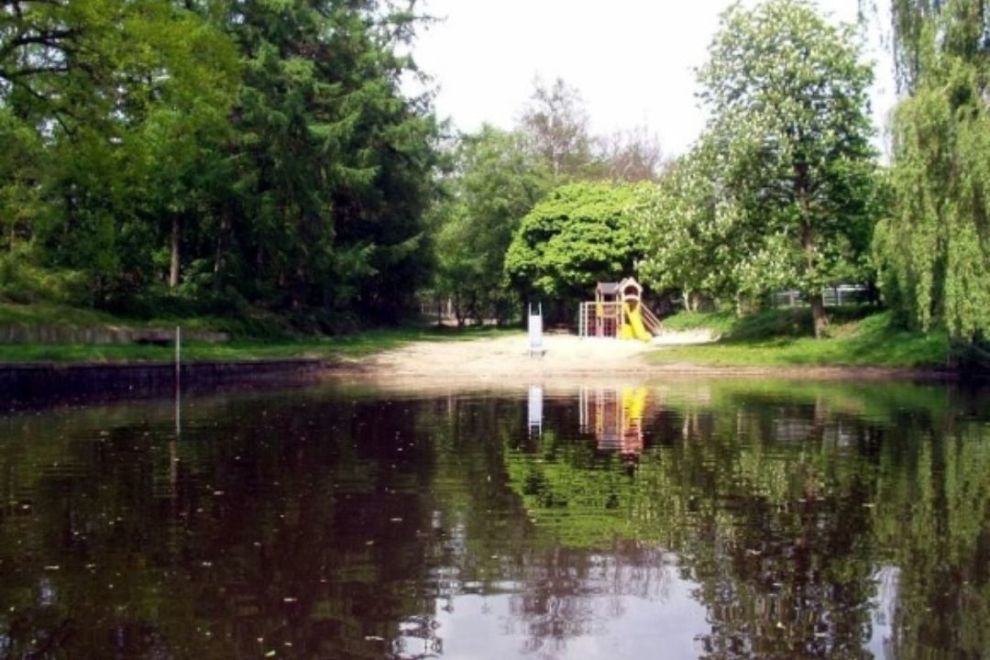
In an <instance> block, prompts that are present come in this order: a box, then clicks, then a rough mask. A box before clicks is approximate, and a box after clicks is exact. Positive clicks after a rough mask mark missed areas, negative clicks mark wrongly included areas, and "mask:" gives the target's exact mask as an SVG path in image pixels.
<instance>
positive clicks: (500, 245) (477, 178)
mask: <svg viewBox="0 0 990 660" xmlns="http://www.w3.org/2000/svg"><path fill="white" fill-rule="evenodd" d="M453 157H454V173H453V176H452V177H451V178H450V180H449V181H448V188H449V199H448V200H447V201H446V202H445V203H444V204H442V205H441V208H440V210H439V213H441V214H442V216H443V217H442V218H441V219H440V221H439V225H440V226H439V229H438V235H437V238H436V251H437V255H438V258H437V262H438V280H439V281H438V290H439V292H440V293H442V294H444V295H446V296H450V297H451V298H452V300H453V301H454V308H455V313H456V314H457V316H458V319H459V320H461V321H463V319H464V317H465V316H467V315H468V314H469V313H470V315H472V316H474V317H475V318H477V319H479V320H480V319H483V318H495V319H498V320H504V319H506V318H508V317H509V316H510V315H511V314H512V313H513V312H514V308H515V305H514V304H513V303H514V302H515V301H514V299H513V296H512V295H511V293H512V292H511V290H508V289H507V288H506V287H505V286H504V284H503V279H504V277H505V275H504V271H505V254H506V250H508V248H509V244H510V242H511V241H512V236H513V234H514V233H515V231H516V228H517V227H518V226H519V222H520V221H521V220H522V218H523V216H525V215H526V214H527V213H528V212H529V211H530V209H532V208H533V205H534V204H536V203H537V201H539V199H540V198H541V197H542V196H543V195H544V194H545V192H546V190H547V188H548V186H549V176H548V174H547V171H546V169H545V168H544V167H543V164H542V162H541V161H540V160H539V159H537V158H536V157H535V156H534V155H533V154H532V153H530V152H529V151H528V150H527V149H526V143H525V137H524V136H523V135H521V134H520V133H514V132H504V131H500V130H499V129H497V128H494V127H492V126H488V125H485V126H482V128H481V130H480V131H479V132H478V133H475V134H471V135H464V136H461V138H460V140H459V144H458V146H457V148H456V150H455V153H454V154H453Z"/></svg>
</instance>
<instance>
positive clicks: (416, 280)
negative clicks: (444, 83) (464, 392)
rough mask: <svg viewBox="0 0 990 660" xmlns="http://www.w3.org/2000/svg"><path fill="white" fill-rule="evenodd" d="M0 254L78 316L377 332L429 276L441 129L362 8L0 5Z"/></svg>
mask: <svg viewBox="0 0 990 660" xmlns="http://www.w3.org/2000/svg"><path fill="white" fill-rule="evenodd" d="M7 4H8V5H9V6H8V7H5V8H4V9H3V11H2V13H0V147H3V155H2V156H0V175H2V178H0V182H2V183H0V230H2V238H0V249H2V248H3V247H4V246H7V247H9V246H11V245H12V244H14V243H21V242H26V243H29V244H30V246H31V249H30V250H28V251H26V252H25V254H27V255H28V257H29V258H30V259H31V260H33V262H34V263H35V264H37V265H39V266H41V267H43V268H46V269H55V270H58V269H69V270H72V271H77V272H81V273H84V276H85V278H86V280H87V283H88V288H89V290H90V294H91V299H92V301H93V303H94V304H97V305H99V306H102V307H108V308H114V309H127V310H137V309H141V308H160V307H169V306H178V307H182V306H185V307H192V308H194V309H199V310H200V311H203V310H220V311H224V312H226V313H231V312H240V311H241V310H243V309H245V308H246V307H248V306H253V307H261V308H265V309H268V310H272V311H275V312H278V313H282V314H288V315H291V316H293V317H294V318H296V319H297V320H298V321H299V322H300V323H303V324H307V325H310V326H314V325H315V326H323V327H329V326H332V325H335V324H339V323H340V319H342V318H352V317H353V316H354V315H355V312H357V313H359V314H360V315H361V316H363V317H365V318H374V319H394V318H396V317H397V316H399V315H400V314H402V313H403V312H404V311H405V310H406V309H408V308H409V306H410V305H411V300H412V294H413V292H414V290H415V289H416V288H417V287H418V286H420V285H421V284H422V283H424V282H425V280H426V279H427V277H428V275H429V267H430V265H431V264H430V258H429V255H430V251H429V250H428V249H425V248H426V247H427V246H426V245H425V240H424V226H423V216H424V212H425V210H426V208H427V206H428V205H429V204H430V203H431V201H432V198H433V195H434V184H433V179H432V169H433V166H434V163H435V158H434V149H433V140H434V137H435V135H436V126H435V121H434V118H433V115H432V113H431V110H430V106H429V100H428V99H427V98H419V99H410V98H406V97H405V96H404V95H403V94H402V93H401V90H400V82H401V78H402V76H404V75H405V74H406V73H407V72H410V71H413V70H414V65H413V63H412V62H411V61H410V59H409V58H408V57H406V56H403V55H400V54H399V53H398V51H399V50H400V49H404V48H405V44H404V43H403V42H404V41H405V40H407V39H409V38H410V37H411V35H412V30H413V27H414V23H415V20H416V19H415V18H414V17H413V15H412V14H411V13H410V12H407V11H393V10H392V8H391V5H386V4H384V3H379V2H377V0H362V1H360V2H343V1H341V0H319V1H315V2H274V3H273V2H267V3H265V2H261V3H241V2H234V1H232V0H218V1H216V2H206V3H198V2H187V3H176V2H172V1H171V0H139V1H137V2H122V1H121V0H93V1H92V2H71V3H61V2H58V3H55V2H52V3H48V2H45V3H38V2H29V1H27V0H12V2H10V3H7Z"/></svg>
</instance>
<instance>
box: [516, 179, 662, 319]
mask: <svg viewBox="0 0 990 660" xmlns="http://www.w3.org/2000/svg"><path fill="white" fill-rule="evenodd" d="M648 190H649V189H648V187H647V186H644V185H631V184H624V185H610V184H603V183H577V184H571V185H567V186H563V187H561V188H558V189H557V190H555V191H554V192H553V193H551V194H550V195H548V196H547V197H546V198H545V199H544V200H543V201H541V202H540V203H539V204H537V205H536V206H535V207H534V208H533V210H532V211H530V212H529V213H528V214H527V215H526V217H525V218H523V220H522V223H521V225H520V226H519V230H518V231H517V232H516V235H515V236H514V237H513V239H512V244H511V245H510V246H509V251H508V254H507V255H506V258H505V270H506V273H507V275H508V276H509V279H510V281H511V283H512V285H513V287H514V288H515V289H516V290H517V291H519V292H520V294H521V295H522V296H523V297H530V296H537V297H541V298H544V299H547V300H556V301H559V302H561V303H562V304H563V303H564V302H567V303H570V302H573V301H576V300H580V299H583V298H586V297H588V296H589V295H590V294H591V290H592V289H593V288H594V285H595V283H596V282H598V281H608V280H611V281H617V280H618V279H620V278H622V277H624V276H627V275H630V274H632V273H633V272H634V269H635V266H636V262H637V260H638V259H640V258H641V257H642V254H643V246H642V243H641V239H640V235H639V233H638V232H637V231H636V226H635V215H636V213H637V212H638V210H639V209H640V208H641V206H642V205H643V204H644V202H645V200H646V197H647V194H648Z"/></svg>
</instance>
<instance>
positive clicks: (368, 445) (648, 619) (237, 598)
mask: <svg viewBox="0 0 990 660" xmlns="http://www.w3.org/2000/svg"><path fill="white" fill-rule="evenodd" d="M988 420H990V393H988V392H986V391H979V390H964V389H958V388H949V387H943V386H936V385H927V386H921V385H913V384H904V383H861V384H841V383H827V384H815V383H788V382H768V381H744V380H731V381H724V382H715V381H712V382H693V381H686V382H678V383H673V384H670V383H667V384H655V385H648V386H640V385H630V386H626V387H614V386H609V387H597V386H590V387H587V386H583V387H574V388H561V389H553V388H543V387H540V386H527V387H521V388H520V389H519V390H518V391H507V392H506V391H503V392H498V393H492V392H470V391H466V392H459V391H453V392H436V393H425V394H422V393H418V394H409V393H404V394H396V393H389V392H379V391H374V390H369V389H355V388H342V387H326V386H324V387H319V388H314V389H309V390H293V391H282V392H275V393H270V394H264V395H259V394H249V395H232V396H226V397H214V398H202V399H195V400H187V401H184V402H183V405H182V415H181V419H180V420H178V425H177V422H176V419H175V417H174V410H173V407H172V404H171V403H169V402H159V403H148V402H138V403H122V404H114V405H108V406H99V407H96V406H93V407H84V408H62V409H57V410H44V411H40V412H38V411H31V412H13V413H7V414H6V415H4V416H2V417H0V497H2V502H0V657H17V658H20V657H65V658H70V657H71V658H111V657H121V658H123V657H128V658H129V657H148V658H235V657H236V658H240V657H243V658H252V657H253V658H263V657H301V658H315V657H325V658H381V657H394V658H413V657H443V658H499V659H506V658H515V657H521V658H585V657H588V658H592V657H607V658H645V657H661V658H693V657H710V658H731V657H761V658H772V657H777V658H793V657H821V658H844V657H848V658H861V657H862V658H868V657H877V658H885V657H890V658H921V657H924V658H934V657H960V658H987V657H990V421H988Z"/></svg>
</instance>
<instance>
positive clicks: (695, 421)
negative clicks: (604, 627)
mask: <svg viewBox="0 0 990 660" xmlns="http://www.w3.org/2000/svg"><path fill="white" fill-rule="evenodd" d="M932 394H933V392H932V390H931V388H916V387H914V386H909V385H908V386H892V385H889V384H885V385H884V386H883V387H882V388H879V391H878V392H871V391H870V388H869V387H862V386H853V387H842V386H841V385H837V384H829V385H825V386H819V387H813V386H809V385H808V384H802V385H800V386H797V387H793V388H791V387H787V388H783V389H775V388H773V387H767V388H765V389H761V388H755V390H754V389H748V388H747V387H746V384H745V383H742V384H740V383H730V384H729V385H728V386H725V387H722V386H718V387H713V388H712V396H711V401H710V402H709V403H700V404H699V403H698V402H697V401H692V400H691V398H690V397H686V398H681V399H678V397H677V396H669V397H666V400H667V404H666V406H665V407H667V408H672V409H675V410H676V411H677V416H679V417H680V418H681V420H682V421H681V422H680V423H676V422H675V420H672V419H670V416H669V415H668V414H666V413H662V414H659V415H658V416H657V417H656V418H655V419H653V420H652V421H650V422H649V423H648V428H649V445H650V447H649V449H648V451H647V452H646V453H645V454H644V455H643V456H642V457H641V459H640V461H639V463H638V465H637V466H636V468H635V472H634V473H632V474H630V473H629V472H628V470H627V469H625V468H623V467H621V466H618V465H616V464H615V463H614V462H611V461H609V458H608V457H607V456H605V457H603V456H601V455H599V454H597V453H596V452H594V451H593V449H591V448H589V445H588V443H587V442H584V441H582V440H581V439H580V438H578V437H577V436H575V435H573V434H571V435H567V434H566V433H558V432H556V429H555V428H554V426H553V424H545V432H544V435H543V438H542V441H541V443H540V444H539V445H538V446H532V445H531V446H525V447H518V448H514V447H511V446H510V447H509V448H508V450H507V452H506V464H507V470H508V472H509V476H510V483H511V484H512V485H513V488H514V489H515V490H516V492H518V493H519V494H520V496H521V498H522V501H523V502H524V503H525V506H526V509H527V511H528V512H529V515H530V516H531V518H533V519H534V520H536V521H537V525H538V527H539V528H540V530H541V533H542V534H544V535H545V536H546V537H547V538H549V539H552V540H553V541H555V542H559V543H564V544H566V545H570V546H573V547H591V548H597V547H603V546H607V545H608V544H609V543H610V542H611V541H612V540H613V539H616V538H637V539H653V540H655V541H656V542H657V543H659V544H661V545H663V546H665V547H668V548H670V549H672V550H674V551H676V552H678V553H679V554H680V556H681V557H682V558H683V560H684V562H683V571H684V573H685V576H686V577H689V578H690V579H692V580H694V581H696V582H698V583H699V584H700V587H699V588H698V591H697V597H698V598H699V600H700V601H701V602H703V603H704V604H705V605H706V606H707V607H708V608H709V615H710V619H711V623H712V630H711V633H710V634H709V635H707V636H706V637H705V638H704V639H703V640H701V642H702V643H703V646H704V648H705V650H706V653H707V654H709V655H711V656H713V657H724V656H726V655H730V656H731V655H747V656H749V655H755V656H761V657H774V656H778V657H795V656H803V657H808V656H815V657H845V656H854V657H858V656H860V655H861V654H862V649H863V646H864V644H865V642H866V640H867V639H869V633H870V623H871V619H870V617H871V611H870V610H871V607H872V604H871V599H872V598H873V595H874V593H875V591H876V585H875V584H874V578H875V575H876V574H877V570H878V568H879V566H880V565H882V564H886V563H894V564H896V565H897V566H898V567H899V568H900V571H901V573H899V581H898V595H899V602H900V604H899V606H898V607H897V608H896V621H895V639H894V640H893V643H894V644H895V645H896V647H897V648H898V649H899V650H900V652H901V653H902V654H903V655H907V656H914V655H919V654H924V652H925V651H924V649H929V650H931V649H943V650H945V649H963V650H966V651H967V652H976V650H977V649H981V648H984V649H985V648H988V641H990V640H988V636H987V635H988V634H987V633H986V632H984V628H983V627H982V626H981V625H980V624H979V623H977V622H979V621H986V620H990V616H988V615H990V612H988V610H987V608H988V603H990V593H988V591H987V584H988V578H987V573H988V572H990V569H988V568H987V565H988V564H987V557H988V556H990V536H988V535H990V506H988V501H990V463H988V461H990V438H988V437H987V433H986V429H985V427H980V426H977V425H976V424H973V423H967V422H964V421H961V420H956V419H954V414H953V412H952V411H953V409H954V405H955V403H954V402H947V401H946V399H945V395H944V392H939V391H936V392H934V394H935V395H936V396H934V397H933V396H931V395H932ZM920 395H924V396H920ZM906 401H907V402H912V403H914V404H915V405H914V407H913V408H909V407H906V406H905V405H904V403H905V402H906ZM919 403H921V405H919ZM864 418H865V419H864ZM960 423H963V424H964V425H965V426H966V429H967V431H966V433H965V434H963V435H962V436H959V433H958V432H955V433H953V429H957V428H958V426H959V424H960ZM953 437H956V438H957V439H954V440H953V439H950V438H953ZM565 438H566V439H565ZM912 438H913V439H912ZM929 454H934V456H929ZM908 520H909V521H910V524H909V525H908V526H907V528H905V527H904V522H905V521H908ZM932 612H938V614H935V615H934V616H933V615H932Z"/></svg>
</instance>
